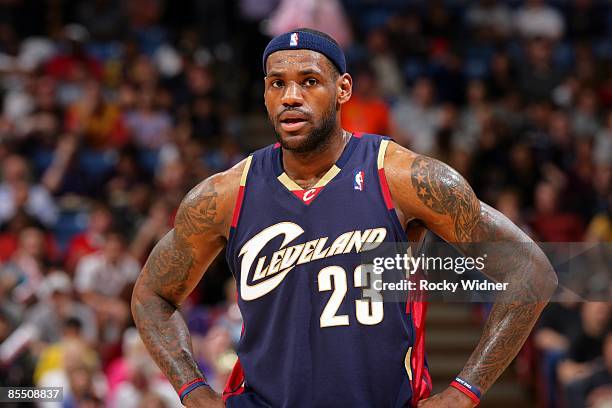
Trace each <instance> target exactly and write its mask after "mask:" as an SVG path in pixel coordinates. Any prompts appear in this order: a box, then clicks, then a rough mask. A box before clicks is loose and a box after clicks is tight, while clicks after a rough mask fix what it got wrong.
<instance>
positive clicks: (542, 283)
mask: <svg viewBox="0 0 612 408" xmlns="http://www.w3.org/2000/svg"><path fill="white" fill-rule="evenodd" d="M537 252H538V253H537V254H536V257H535V261H534V269H535V272H536V273H535V284H536V285H537V286H536V289H537V291H538V293H540V294H541V297H542V299H541V300H542V301H545V302H548V301H549V300H550V298H551V297H552V295H553V294H554V293H555V291H556V290H557V286H558V285H559V280H558V278H557V274H556V273H555V270H554V268H553V267H552V265H551V264H550V262H549V261H548V258H547V257H546V255H545V254H544V253H543V252H542V251H541V250H540V249H539V248H538V249H537Z"/></svg>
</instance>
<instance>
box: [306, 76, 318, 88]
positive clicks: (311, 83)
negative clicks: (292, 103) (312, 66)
mask: <svg viewBox="0 0 612 408" xmlns="http://www.w3.org/2000/svg"><path fill="white" fill-rule="evenodd" d="M304 84H306V85H307V86H314V85H316V84H317V80H316V79H314V78H308V79H307V80H306V81H304Z"/></svg>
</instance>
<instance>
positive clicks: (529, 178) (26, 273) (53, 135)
mask: <svg viewBox="0 0 612 408" xmlns="http://www.w3.org/2000/svg"><path fill="white" fill-rule="evenodd" d="M301 26H308V27H312V28H316V29H319V30H322V31H325V32H328V33H330V34H332V35H333V36H334V37H335V38H337V39H338V41H339V42H340V43H341V45H342V46H343V48H344V49H345V52H346V55H347V60H348V63H349V72H350V73H351V74H352V75H353V78H354V82H355V87H354V94H353V97H352V98H351V100H350V101H349V103H347V104H346V105H345V106H343V109H342V120H343V124H344V126H345V128H347V129H348V130H352V131H364V132H371V133H378V134H387V135H390V136H392V137H393V138H394V139H395V140H396V141H397V142H399V143H401V144H403V145H405V146H407V147H409V148H411V149H413V150H415V151H417V152H419V153H423V154H428V155H431V156H433V157H436V158H438V159H440V160H443V161H444V162H446V163H448V164H450V165H451V166H453V167H454V168H456V169H457V170H458V171H459V172H461V173H462V174H463V175H464V176H465V177H466V178H467V179H468V181H469V182H470V183H471V185H472V186H473V188H474V190H475V191H476V193H477V194H478V195H479V197H480V198H481V199H482V200H483V201H485V202H487V203H489V204H491V205H493V206H495V207H496V208H497V209H499V210H500V211H501V212H503V213H504V214H505V215H506V216H508V217H509V218H510V219H511V220H512V221H514V222H515V223H516V224H517V225H519V226H520V227H521V228H522V229H523V230H525V231H526V232H528V233H529V234H530V235H531V236H532V237H533V238H534V239H536V240H539V241H550V242H579V241H589V242H602V243H605V242H610V241H612V219H611V214H610V209H611V204H612V192H611V191H612V190H611V186H612V182H611V178H612V172H611V164H612V75H610V72H612V69H611V68H612V6H611V5H610V2H609V1H596V0H556V1H548V2H547V1H544V0H512V1H495V0H478V1H467V0H444V1H443V0H432V1H418V0H402V1H400V0H380V1H366V0H342V1H340V0H300V1H297V0H237V1H224V0H207V1H202V2H200V1H196V0H189V1H181V2H172V3H171V2H169V1H165V0H127V1H119V0H90V1H76V0H73V1H70V0H62V1H60V0H46V1H35V0H0V110H1V116H0V163H1V164H0V167H1V168H0V171H1V179H0V386H9V385H11V386H17V385H32V384H36V385H41V386H42V385H46V386H52V385H57V386H64V387H65V395H66V399H65V401H64V403H63V406H65V407H97V406H109V407H171V406H180V403H179V402H178V399H177V397H176V395H175V394H174V392H173V390H172V387H171V386H170V385H169V384H168V383H167V382H166V381H165V380H164V379H163V376H161V375H160V373H159V371H158V370H157V369H156V367H155V365H154V364H153V363H152V361H151V360H150V358H149V357H148V356H147V353H146V351H145V350H144V348H143V345H142V342H141V341H140V339H139V337H138V334H137V332H136V331H135V329H134V327H133V323H132V321H131V316H130V313H129V298H130V293H131V288H132V286H133V283H134V281H135V279H136V277H137V275H138V273H139V271H140V268H141V266H142V264H143V263H144V261H145V260H146V258H147V255H148V253H149V251H150V250H151V248H152V247H153V245H154V244H155V243H156V242H157V240H159V239H160V238H161V237H162V236H163V235H164V234H165V233H166V232H167V231H168V230H169V229H170V228H171V226H172V222H173V217H174V213H175V211H176V208H177V206H178V204H179V202H180V200H181V198H182V197H183V195H184V194H185V193H186V192H187V191H188V190H189V189H190V188H191V187H192V186H194V185H195V184H196V183H197V182H198V181H200V180H202V179H203V178H205V177H207V176H208V175H210V174H213V173H215V172H217V171H220V170H224V169H226V168H228V167H230V166H232V165H233V164H235V163H237V162H239V161H240V160H241V159H242V158H244V157H245V156H246V155H247V154H248V152H249V151H252V150H254V149H255V148H259V147H261V146H263V145H265V144H267V143H269V142H272V141H273V140H274V136H273V132H272V129H271V127H270V126H269V125H268V123H267V117H266V115H265V110H264V107H263V101H262V96H261V95H262V92H263V80H262V76H263V75H262V70H261V53H262V51H263V48H264V47H265V44H266V43H267V41H268V40H269V38H270V36H271V35H274V34H275V33H280V32H283V31H286V30H290V29H293V28H296V27H301ZM235 297H236V289H235V285H234V283H233V279H232V278H231V276H230V274H229V272H228V271H227V268H226V266H225V264H224V262H223V261H220V262H217V263H215V264H214V265H213V267H212V269H211V271H209V272H208V273H207V277H206V279H204V281H203V282H202V283H201V284H200V285H199V287H198V288H197V289H196V291H195V292H194V294H193V295H192V296H191V297H190V300H189V302H187V304H186V305H185V306H184V309H183V312H184V314H185V316H186V319H187V321H188V324H189V326H190V328H191V331H192V333H193V343H194V349H195V354H196V356H197V359H198V361H199V363H200V364H201V366H202V368H203V370H204V372H205V374H206V375H207V376H208V377H209V379H210V380H211V383H212V384H213V386H214V387H216V388H217V389H218V390H219V389H221V388H222V387H223V383H224V380H225V378H226V376H227V375H228V373H229V371H230V369H231V367H232V366H233V363H234V361H235V359H236V355H235V352H234V348H235V346H236V344H237V342H238V340H239V338H240V330H241V324H242V323H241V318H240V313H239V311H238V309H237V305H236V298H235ZM609 315H610V305H609V304H608V303H605V302H604V303H581V304H578V303H576V302H573V301H568V302H565V303H558V304H554V305H551V306H550V307H549V308H548V309H547V310H546V312H545V314H544V316H543V318H542V321H541V323H540V325H539V327H538V330H537V332H536V333H535V335H534V336H533V339H532V343H533V344H532V347H533V348H534V349H535V350H536V351H537V352H536V353H535V355H536V357H535V358H533V359H532V360H533V361H532V364H533V365H534V367H535V368H534V371H533V372H534V373H536V374H535V375H533V376H532V377H530V379H529V381H530V384H531V387H532V388H534V389H537V390H538V392H537V394H538V395H537V398H538V401H540V403H541V405H542V406H551V407H553V406H562V405H560V404H563V403H565V404H569V405H567V406H569V407H574V406H576V407H578V406H583V405H584V404H585V402H584V401H587V400H588V401H589V403H590V404H592V405H593V406H595V404H597V403H601V401H609V400H610V395H612V392H610V389H611V388H606V387H605V386H607V387H611V386H612V335H610V331H609V327H610V325H609V320H610V316H609ZM591 320H592V321H591ZM602 386H604V387H602ZM568 395H569V396H570V400H568V398H567V396H568ZM580 404H583V405H580Z"/></svg>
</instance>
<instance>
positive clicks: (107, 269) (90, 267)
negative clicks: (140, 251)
mask: <svg viewBox="0 0 612 408" xmlns="http://www.w3.org/2000/svg"><path fill="white" fill-rule="evenodd" d="M139 272H140V264H139V263H138V261H137V260H136V259H134V258H133V257H132V256H131V255H129V253H128V252H127V251H126V246H125V241H124V238H123V236H121V234H119V233H117V232H115V231H111V232H109V233H107V235H106V241H105V244H104V247H103V249H102V250H101V251H99V252H96V253H93V254H90V255H87V256H85V257H83V258H82V259H81V260H80V261H79V263H78V264H77V268H76V275H75V287H76V290H77V292H78V293H79V295H80V296H81V299H82V301H83V302H84V303H85V304H87V305H88V306H90V307H91V308H92V309H93V310H94V311H95V312H96V316H97V318H98V322H99V324H100V329H101V333H102V335H103V336H104V338H103V339H101V340H102V341H114V340H117V336H119V335H120V333H121V330H122V329H123V328H124V327H125V325H126V323H127V320H128V317H129V298H130V293H131V291H132V285H133V283H134V281H135V280H136V277H137V276H138V273H139Z"/></svg>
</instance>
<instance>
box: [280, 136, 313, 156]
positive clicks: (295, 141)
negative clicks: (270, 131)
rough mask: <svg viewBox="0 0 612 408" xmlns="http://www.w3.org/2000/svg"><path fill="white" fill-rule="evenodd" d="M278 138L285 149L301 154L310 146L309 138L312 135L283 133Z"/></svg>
mask: <svg viewBox="0 0 612 408" xmlns="http://www.w3.org/2000/svg"><path fill="white" fill-rule="evenodd" d="M277 136H278V139H279V140H278V141H279V142H280V144H281V146H282V147H283V149H286V150H290V151H296V152H300V151H302V150H304V148H305V147H306V146H308V138H309V136H310V135H309V134H307V133H306V134H304V133H301V132H300V133H287V132H283V131H281V132H279V133H277Z"/></svg>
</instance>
